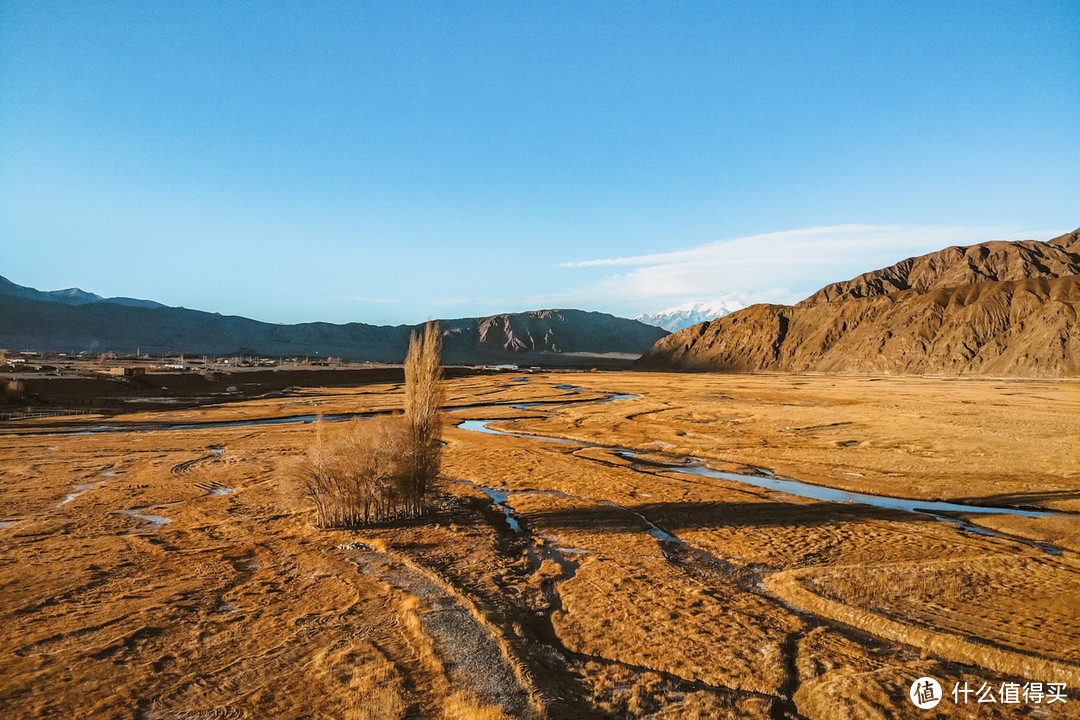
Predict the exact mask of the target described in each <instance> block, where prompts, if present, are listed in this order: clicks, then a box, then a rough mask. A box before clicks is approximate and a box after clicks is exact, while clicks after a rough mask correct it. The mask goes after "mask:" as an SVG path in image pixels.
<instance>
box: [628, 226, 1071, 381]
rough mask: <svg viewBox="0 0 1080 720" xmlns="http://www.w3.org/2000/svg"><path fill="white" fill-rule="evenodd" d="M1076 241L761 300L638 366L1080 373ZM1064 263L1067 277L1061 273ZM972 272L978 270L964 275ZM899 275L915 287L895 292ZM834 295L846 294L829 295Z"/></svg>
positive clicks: (903, 266)
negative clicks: (799, 296) (801, 297)
mask: <svg viewBox="0 0 1080 720" xmlns="http://www.w3.org/2000/svg"><path fill="white" fill-rule="evenodd" d="M1077 245H1078V243H1077V233H1071V234H1069V235H1065V236H1062V237H1060V238H1056V239H1055V240H1052V241H1049V242H1042V243H1039V242H1035V241H1030V240H1025V241H1022V242H1016V243H999V242H994V243H982V244H980V245H973V246H971V247H968V248H948V249H947V250H943V251H941V252H938V253H931V254H930V255H925V256H922V257H919V258H912V259H910V260H905V261H904V262H902V263H898V264H897V265H894V266H893V267H891V268H886V269H884V270H879V271H877V272H875V273H867V274H866V275H862V276H860V277H859V278H855V279H854V280H851V281H848V282H847V283H837V284H836V285H831V286H829V288H824V289H823V290H822V291H819V292H818V293H815V294H814V295H813V296H812V297H811V298H808V299H807V300H805V301H803V302H801V303H799V304H798V305H795V306H783V305H754V306H752V307H749V308H746V309H744V310H740V311H737V312H734V313H732V314H730V315H727V316H726V317H723V318H720V319H718V320H714V321H712V322H709V323H703V324H701V325H697V326H694V327H692V328H688V329H686V330H683V331H680V332H678V333H675V334H674V335H670V336H668V337H666V338H663V339H661V340H660V341H659V342H657V343H656V345H654V346H653V347H652V348H651V349H650V350H649V352H647V353H646V354H645V355H644V356H642V358H641V359H640V360H639V361H638V364H637V365H638V367H642V368H648V369H665V370H713V371H727V372H760V371H765V372H769V371H779V372H828V373H851V374H927V375H939V374H941V375H991V376H1023V377H1063V376H1075V375H1078V374H1080V338H1078V337H1077V335H1076V330H1077V313H1078V310H1080V276H1078V275H1077V272H1078V268H1077V256H1076V248H1077ZM1059 271H1060V272H1062V273H1064V275H1063V276H1061V277H1055V276H1054V273H1055V272H1059ZM1018 274H1019V275H1024V274H1026V275H1024V276H1023V277H1016V275H1018ZM999 276H1000V277H999ZM970 278H980V280H977V281H974V282H971V281H968V282H964V281H963V280H965V279H970ZM952 282H959V285H949V283H952ZM893 284H896V285H910V286H911V288H910V289H902V290H893V291H889V289H888V288H889V287H890V286H891V285H893ZM826 291H829V292H826ZM830 294H831V296H833V297H836V296H840V297H841V298H842V299H834V300H828V299H822V298H827V297H829V296H830ZM815 298H819V299H817V300H815Z"/></svg>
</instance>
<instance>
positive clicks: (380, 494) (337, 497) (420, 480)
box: [290, 323, 443, 527]
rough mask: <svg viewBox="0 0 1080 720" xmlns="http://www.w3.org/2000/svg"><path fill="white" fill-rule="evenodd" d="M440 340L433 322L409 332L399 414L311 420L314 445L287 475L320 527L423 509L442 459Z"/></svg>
mask: <svg viewBox="0 0 1080 720" xmlns="http://www.w3.org/2000/svg"><path fill="white" fill-rule="evenodd" d="M441 350H442V347H441V338H440V333H439V327H438V325H437V324H436V323H428V324H427V325H426V326H425V327H424V329H423V331H422V332H415V333H413V336H412V339H411V342H410V343H409V354H408V356H407V357H406V359H405V413H404V415H391V416H379V417H376V418H373V419H371V420H359V419H358V420H353V421H352V422H350V423H349V424H348V425H347V426H345V427H344V428H335V429H333V430H328V429H327V428H325V427H324V423H323V422H322V420H321V419H320V420H318V421H317V422H316V424H315V426H316V441H315V445H314V446H313V447H312V448H311V449H310V450H309V451H308V453H307V454H306V455H305V456H304V457H303V458H302V459H301V460H300V461H299V462H297V463H296V465H295V466H294V467H293V469H292V472H291V474H290V475H291V478H292V480H293V482H294V483H295V485H296V486H297V489H298V491H299V492H300V494H301V495H302V496H303V497H306V498H308V499H310V500H311V501H312V502H313V503H314V504H315V522H316V524H317V525H318V526H320V527H356V526H358V525H364V524H367V523H372V522H380V521H384V520H389V519H392V518H395V517H415V516H417V515H421V514H423V513H424V512H425V510H426V509H427V499H428V496H429V495H430V494H431V490H432V487H433V485H434V482H435V478H436V477H438V475H439V467H440V464H441V461H442V439H441V436H442V418H441V410H442V402H443V389H442V372H441V367H440V365H439V362H440V354H441Z"/></svg>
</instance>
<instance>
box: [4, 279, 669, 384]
mask: <svg viewBox="0 0 1080 720" xmlns="http://www.w3.org/2000/svg"><path fill="white" fill-rule="evenodd" d="M440 322H441V324H442V330H443V342H444V353H443V355H444V359H445V360H446V362H448V363H459V364H474V363H481V364H493V363H513V364H519V365H520V364H528V365H558V366H570V365H586V366H587V365H608V366H611V365H618V364H627V363H628V362H629V361H631V360H633V359H634V358H636V357H637V356H639V355H641V353H643V352H644V351H645V350H647V349H649V347H651V346H652V345H653V343H655V342H656V341H657V340H659V339H660V338H661V337H664V336H665V335H667V334H668V333H667V332H666V331H664V330H661V329H659V328H656V327H653V326H651V325H646V324H643V323H640V322H637V321H635V320H628V319H625V318H619V317H615V316H614V315H608V314H605V313H595V312H584V311H581V310H537V311H533V312H525V313H504V314H501V315H491V316H488V317H481V318H460V319H451V320H442V321H440ZM413 329H414V327H413V326H409V325H399V326H385V325H367V324H364V323H346V324H342V325H335V324H332V323H300V324H296V325H282V324H274V323H265V322H259V321H257V320H251V319H248V318H244V317H237V316H230V315H220V314H218V313H208V312H201V311H198V310H188V309H185V308H176V307H168V306H165V305H162V304H160V303H156V302H152V301H148V300H135V299H132V298H102V297H101V296H99V295H95V294H93V293H88V292H84V291H82V290H79V289H78V288H71V289H68V290H57V291H53V292H41V291H39V290H35V289H33V288H28V287H23V286H21V285H16V284H15V283H12V282H10V281H9V280H6V279H4V278H0V347H2V348H6V349H8V350H16V351H21V350H36V351H51V352H71V351H75V352H80V351H88V352H91V353H102V352H106V351H116V352H134V351H135V350H136V349H141V350H142V352H144V353H152V354H160V353H181V352H183V353H189V354H197V355H198V354H207V355H264V356H279V355H284V356H313V357H314V356H321V357H341V358H344V359H346V360H358V361H364V360H366V361H371V362H391V363H396V362H401V361H402V359H403V358H404V357H405V351H406V349H407V347H408V343H409V336H410V334H411V333H412V331H413Z"/></svg>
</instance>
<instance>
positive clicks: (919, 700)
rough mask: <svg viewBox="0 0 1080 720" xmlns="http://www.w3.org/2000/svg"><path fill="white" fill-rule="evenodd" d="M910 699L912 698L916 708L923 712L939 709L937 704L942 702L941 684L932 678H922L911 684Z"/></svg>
mask: <svg viewBox="0 0 1080 720" xmlns="http://www.w3.org/2000/svg"><path fill="white" fill-rule="evenodd" d="M908 697H910V698H911V703H912V704H913V705H914V706H915V707H917V708H920V709H922V710H929V709H930V708H932V707H937V704H938V703H939V702H941V684H940V683H938V681H937V680H935V679H934V678H932V677H921V678H919V679H918V680H916V681H915V682H913V683H911V690H910V691H909V692H908Z"/></svg>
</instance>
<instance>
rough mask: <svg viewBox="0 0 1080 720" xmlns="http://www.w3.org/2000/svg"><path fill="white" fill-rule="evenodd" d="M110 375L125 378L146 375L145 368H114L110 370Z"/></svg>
mask: <svg viewBox="0 0 1080 720" xmlns="http://www.w3.org/2000/svg"><path fill="white" fill-rule="evenodd" d="M109 374H110V375H122V376H123V377H138V376H140V375H145V374H146V368H144V367H114V368H109Z"/></svg>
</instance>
